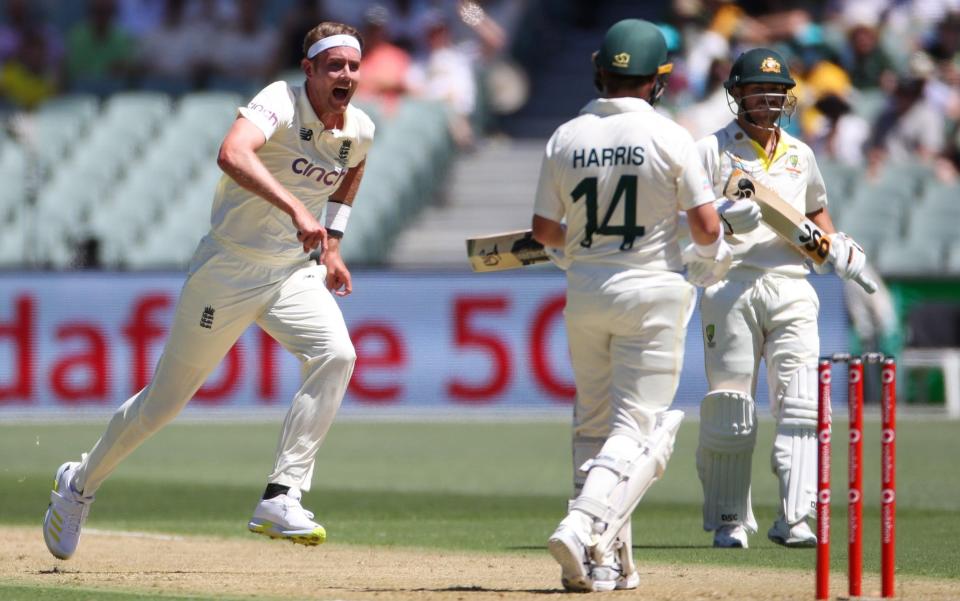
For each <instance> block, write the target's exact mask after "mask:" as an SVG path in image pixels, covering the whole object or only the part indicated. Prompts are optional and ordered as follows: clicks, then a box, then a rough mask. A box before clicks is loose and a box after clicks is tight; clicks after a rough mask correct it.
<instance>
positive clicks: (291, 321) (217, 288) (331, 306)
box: [43, 22, 374, 559]
mask: <svg viewBox="0 0 960 601" xmlns="http://www.w3.org/2000/svg"><path fill="white" fill-rule="evenodd" d="M362 47H363V43H362V39H361V37H360V35H359V34H358V32H357V30H356V29H354V28H352V27H350V26H347V25H343V24H339V23H332V22H325V23H321V24H320V25H318V26H317V27H315V28H314V29H312V30H311V31H310V32H309V33H308V34H307V35H306V38H305V40H304V45H303V50H304V58H303V60H302V62H301V68H302V70H303V73H304V75H305V77H306V79H305V82H304V84H303V86H290V85H288V84H287V83H286V82H282V81H279V82H275V83H273V84H271V85H269V86H267V87H266V88H264V89H263V90H262V91H261V92H260V93H259V94H257V95H256V96H255V97H254V98H253V100H251V101H250V103H249V104H248V105H247V106H245V107H241V108H240V109H239V115H238V116H237V119H236V120H235V121H234V123H233V125H232V126H231V128H230V130H229V131H228V132H227V134H226V137H225V138H224V140H223V143H222V145H221V147H220V152H219V156H218V163H219V165H220V167H221V168H222V169H223V171H224V174H225V175H224V176H223V177H221V179H220V183H219V184H218V186H217V189H216V192H215V193H214V199H213V210H212V212H211V228H210V232H209V233H208V234H207V235H206V236H205V237H204V238H203V239H202V240H201V241H200V244H199V246H198V247H197V250H196V252H195V254H194V256H193V259H192V260H191V262H190V267H189V273H188V276H187V280H186V283H185V284H184V286H183V290H182V292H181V295H180V300H179V302H178V303H177V308H176V311H175V315H174V318H173V323H172V325H171V329H170V336H169V338H168V340H167V343H166V346H165V348H164V350H163V354H162V356H161V358H160V361H159V363H158V364H157V368H156V372H155V373H154V376H153V379H152V381H151V382H150V384H148V385H147V387H146V388H144V389H143V390H141V391H140V392H138V393H136V394H135V395H133V397H131V398H130V399H129V400H127V401H126V402H125V403H124V404H123V405H121V406H120V408H119V409H118V410H117V412H116V413H115V414H114V415H113V418H112V419H111V420H110V423H109V425H108V426H107V429H106V432H104V434H103V435H102V436H101V438H100V440H99V441H97V443H96V444H95V445H94V447H93V448H92V449H91V450H90V451H89V452H87V453H84V454H83V455H82V456H81V459H80V461H79V462H76V461H68V462H67V463H64V464H63V465H61V466H60V468H59V469H58V470H57V473H56V477H55V481H54V489H53V492H52V493H51V494H50V505H49V507H48V508H47V512H46V515H45V516H44V520H43V537H44V540H45V541H46V543H47V548H48V549H49V550H50V552H51V553H52V554H53V555H54V556H56V557H59V558H61V559H67V558H69V557H70V556H72V555H73V554H74V552H75V551H76V548H77V544H78V542H79V540H80V530H81V528H82V527H83V523H84V520H85V519H86V517H87V514H88V512H89V511H90V506H91V504H92V503H93V500H94V496H95V494H96V492H97V489H98V488H99V487H100V485H101V484H102V483H103V481H104V480H105V479H106V478H107V477H108V476H109V475H110V474H111V473H112V472H113V470H114V469H116V467H117V466H118V465H119V464H120V462H121V461H123V459H124V458H125V457H127V455H129V454H130V453H131V452H133V450H134V449H136V448H137V447H138V446H140V445H141V444H142V443H143V442H144V441H145V440H147V438H149V437H150V436H151V435H152V434H153V433H154V432H156V431H157V430H159V429H160V428H161V427H163V426H164V425H165V424H167V423H168V422H169V421H171V420H172V419H173V418H174V417H175V416H176V415H177V414H178V413H179V412H180V410H181V409H183V407H184V406H185V405H186V404H187V402H188V401H190V399H191V397H193V395H194V393H195V392H196V391H197V390H198V389H199V388H200V386H201V385H202V384H203V382H204V380H205V379H206V378H207V376H208V375H209V374H210V373H211V372H212V371H213V370H214V368H216V366H217V365H218V363H219V362H220V360H221V359H222V358H223V356H224V355H225V354H226V353H227V351H229V349H230V347H231V346H233V344H234V342H236V340H237V338H239V337H240V335H241V334H243V332H244V331H245V330H246V329H247V327H248V326H250V324H253V323H256V324H257V325H258V326H260V327H261V328H262V329H263V330H265V331H266V332H267V333H268V334H270V335H271V336H272V337H273V338H275V339H276V340H277V341H278V342H279V343H280V344H281V345H282V346H283V347H284V348H286V349H287V350H288V351H290V352H291V353H293V354H294V355H296V357H297V358H298V359H299V360H300V364H301V374H302V383H301V387H300V389H299V390H298V391H297V392H296V394H295V395H294V398H293V401H292V403H291V406H290V409H289V411H288V413H287V416H286V419H285V420H284V422H283V427H282V430H281V434H280V441H279V444H278V448H277V454H276V462H275V464H274V467H273V471H272V473H271V474H270V475H269V476H268V477H267V486H266V490H265V491H264V494H263V496H262V498H261V499H260V501H259V502H258V503H257V505H256V507H255V509H254V512H253V516H252V517H251V519H250V521H249V524H248V528H249V530H251V531H252V532H255V533H257V534H262V535H266V536H269V537H272V538H283V539H288V540H291V541H293V542H296V543H300V544H305V545H316V544H319V543H321V542H323V541H324V539H325V538H326V531H325V530H324V528H323V526H321V525H320V524H318V523H317V522H316V521H314V519H313V514H312V513H311V512H309V511H307V510H306V509H304V508H303V507H302V505H301V503H300V499H301V491H306V490H310V484H311V479H312V477H313V467H314V458H315V456H316V453H317V450H318V448H319V447H320V444H321V443H322V442H323V439H324V436H325V435H326V433H327V430H328V429H329V428H330V425H331V423H332V422H333V418H334V416H335V415H336V412H337V409H338V408H339V406H340V402H341V400H342V399H343V395H344V393H345V391H346V387H347V383H348V382H349V380H350V376H351V374H352V373H353V366H354V362H355V360H356V353H355V351H354V348H353V345H352V344H351V342H350V336H349V335H348V333H347V328H346V324H345V323H344V320H343V316H342V314H341V313H340V309H339V307H338V306H337V303H336V301H335V299H334V295H338V296H343V295H346V294H349V293H350V292H351V288H352V284H351V278H350V272H349V271H348V270H347V268H346V266H345V265H344V262H343V260H342V259H341V257H340V251H339V248H340V238H341V237H342V236H343V233H344V231H345V228H346V225H347V219H348V217H349V215H350V210H351V205H352V203H353V199H354V197H355V195H356V192H357V188H358V186H359V184H360V180H361V178H362V175H363V167H364V159H365V157H366V154H367V151H368V149H369V148H370V145H371V143H372V142H373V133H374V127H373V123H372V121H371V120H370V118H369V117H367V115H365V114H364V113H363V112H362V111H361V110H359V109H357V108H356V107H354V106H353V105H351V104H350V99H351V97H352V96H353V93H354V92H355V91H356V89H357V83H358V81H359V76H360V75H359V68H360V56H361V49H362ZM324 209H326V218H325V225H321V224H320V222H319V221H318V217H319V216H320V215H321V214H322V213H323V212H324ZM315 250H317V251H320V252H321V253H322V254H321V258H320V261H319V263H318V262H317V261H315V260H311V259H310V258H309V253H311V252H312V251H315ZM185 469H187V468H185Z"/></svg>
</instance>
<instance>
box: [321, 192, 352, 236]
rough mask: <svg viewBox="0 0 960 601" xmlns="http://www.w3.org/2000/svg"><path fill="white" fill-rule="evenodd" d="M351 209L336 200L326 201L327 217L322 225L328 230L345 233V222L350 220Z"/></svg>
mask: <svg viewBox="0 0 960 601" xmlns="http://www.w3.org/2000/svg"><path fill="white" fill-rule="evenodd" d="M351 208H352V207H351V206H350V205H348V204H344V203H342V202H337V201H336V200H330V201H327V216H326V219H325V220H324V222H325V223H324V225H325V227H326V228H327V229H328V230H333V231H335V232H340V234H343V233H344V232H345V231H347V220H348V219H350V209H351Z"/></svg>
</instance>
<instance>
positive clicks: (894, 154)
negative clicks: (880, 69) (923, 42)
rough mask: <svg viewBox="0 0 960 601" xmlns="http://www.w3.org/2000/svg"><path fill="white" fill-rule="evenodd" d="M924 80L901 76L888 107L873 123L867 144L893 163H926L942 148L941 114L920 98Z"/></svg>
mask: <svg viewBox="0 0 960 601" xmlns="http://www.w3.org/2000/svg"><path fill="white" fill-rule="evenodd" d="M923 88H924V81H923V80H922V79H917V78H913V77H908V78H901V79H900V80H899V82H898V83H897V86H896V89H895V91H894V96H893V101H892V102H891V103H890V106H888V107H887V109H886V110H885V111H884V112H883V113H881V114H880V117H879V118H878V119H877V121H876V122H875V123H874V125H873V135H872V138H871V141H870V146H871V147H873V148H880V149H882V150H883V152H884V154H885V155H886V156H887V157H888V160H889V161H892V162H894V163H904V162H910V161H919V162H930V163H932V162H933V160H934V157H935V156H937V155H938V154H940V153H941V151H943V148H944V139H943V138H944V129H945V126H946V123H945V121H944V118H943V115H941V114H939V113H937V112H936V110H934V109H933V107H931V106H930V105H929V104H928V103H926V102H924V101H923Z"/></svg>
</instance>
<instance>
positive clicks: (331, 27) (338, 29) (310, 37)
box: [303, 21, 363, 56]
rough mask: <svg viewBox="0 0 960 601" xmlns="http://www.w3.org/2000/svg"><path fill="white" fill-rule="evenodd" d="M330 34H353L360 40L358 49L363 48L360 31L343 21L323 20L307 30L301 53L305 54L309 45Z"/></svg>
mask: <svg viewBox="0 0 960 601" xmlns="http://www.w3.org/2000/svg"><path fill="white" fill-rule="evenodd" d="M332 35H349V36H353V37H355V38H357V41H358V42H360V50H361V51H362V50H363V36H361V35H360V32H359V31H357V30H356V29H355V28H353V27H350V26H349V25H344V24H343V23H336V22H334V21H324V22H323V23H321V24H319V25H317V26H316V27H314V28H313V29H311V30H310V31H308V32H307V35H306V36H305V37H304V38H303V55H304V56H306V55H307V51H308V50H310V46H313V45H314V43H316V41H317V40H322V39H323V38H328V37H330V36H332Z"/></svg>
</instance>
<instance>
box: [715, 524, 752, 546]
mask: <svg viewBox="0 0 960 601" xmlns="http://www.w3.org/2000/svg"><path fill="white" fill-rule="evenodd" d="M713 546H714V547H715V548H717V549H748V548H749V544H748V543H747V530H746V528H744V527H743V526H741V525H740V524H725V525H723V526H720V527H719V528H717V530H716V532H714V533H713Z"/></svg>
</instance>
